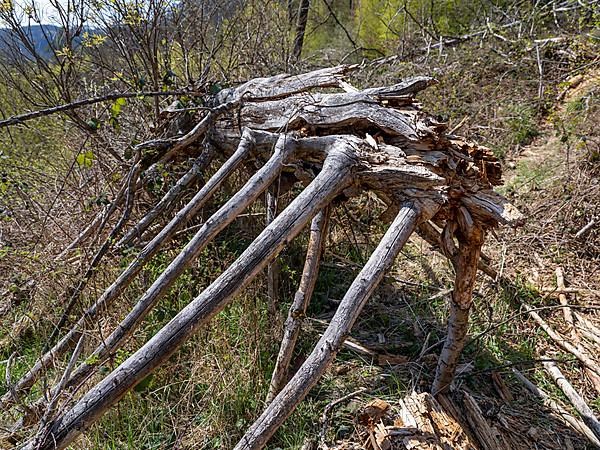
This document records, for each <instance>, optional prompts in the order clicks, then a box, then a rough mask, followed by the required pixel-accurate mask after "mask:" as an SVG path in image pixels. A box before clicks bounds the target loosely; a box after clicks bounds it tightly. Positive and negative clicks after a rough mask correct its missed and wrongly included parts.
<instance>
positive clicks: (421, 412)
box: [397, 392, 477, 450]
mask: <svg viewBox="0 0 600 450" xmlns="http://www.w3.org/2000/svg"><path fill="white" fill-rule="evenodd" d="M400 408H401V410H400V419H401V421H402V424H401V425H402V428H399V429H398V430H397V433H400V432H408V431H411V430H412V434H411V435H409V436H405V437H403V438H402V444H403V445H404V447H405V448H406V449H408V450H412V449H418V450H429V449H431V450H438V449H439V450H446V449H456V450H472V449H476V448H477V446H476V445H474V444H473V442H472V441H471V440H470V439H469V436H467V434H466V433H465V431H464V430H463V427H462V426H461V425H460V424H459V423H458V422H457V421H456V420H455V419H454V418H453V417H452V416H451V415H450V414H448V413H447V412H446V411H445V410H444V409H443V408H442V406H441V405H440V404H439V403H438V402H437V401H436V400H435V398H434V397H433V396H432V395H431V394H428V393H422V394H417V393H416V392H413V393H412V394H411V395H409V396H406V397H404V398H403V399H402V400H400ZM398 425H400V424H398Z"/></svg>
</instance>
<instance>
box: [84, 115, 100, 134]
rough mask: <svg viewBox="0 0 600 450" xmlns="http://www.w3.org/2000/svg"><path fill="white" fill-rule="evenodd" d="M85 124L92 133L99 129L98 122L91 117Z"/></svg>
mask: <svg viewBox="0 0 600 450" xmlns="http://www.w3.org/2000/svg"><path fill="white" fill-rule="evenodd" d="M87 124H88V126H89V127H90V128H91V129H92V130H94V131H96V130H98V129H100V121H99V120H98V119H96V118H95V117H92V118H91V119H89V120H88V121H87Z"/></svg>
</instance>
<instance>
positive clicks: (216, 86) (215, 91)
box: [208, 83, 223, 95]
mask: <svg viewBox="0 0 600 450" xmlns="http://www.w3.org/2000/svg"><path fill="white" fill-rule="evenodd" d="M221 90H223V87H222V86H221V85H220V84H219V83H213V84H211V85H210V88H209V89H208V92H210V93H211V94H212V95H215V94H218V93H219V92H221Z"/></svg>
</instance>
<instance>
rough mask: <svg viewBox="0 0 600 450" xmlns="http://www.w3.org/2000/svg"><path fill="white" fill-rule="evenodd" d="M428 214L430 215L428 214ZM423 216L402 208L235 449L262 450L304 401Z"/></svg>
mask: <svg viewBox="0 0 600 450" xmlns="http://www.w3.org/2000/svg"><path fill="white" fill-rule="evenodd" d="M434 212H435V211H433V213H434ZM428 213H432V212H431V211H428ZM422 214H423V211H422V210H421V207H420V205H418V204H415V203H407V204H405V205H402V207H401V208H400V212H399V213H398V215H397V216H396V219H395V220H394V221H393V222H392V224H391V225H390V227H389V229H388V231H387V232H386V234H385V236H384V237H383V239H382V240H381V242H380V243H379V245H378V246H377V248H376V249H375V251H374V252H373V254H372V255H371V257H370V258H369V260H368V261H367V263H366V264H365V267H364V268H363V269H362V270H361V271H360V273H359V274H358V276H357V277H356V279H355V280H354V282H353V283H352V285H351V286H350V288H349V289H348V292H347V293H346V295H345V296H344V298H343V299H342V302H341V303H340V306H339V308H338V310H337V311H336V313H335V315H334V316H333V319H331V322H330V324H329V326H328V327H327V330H326V331H325V333H323V336H322V337H321V339H319V342H318V343H317V345H316V347H315V349H314V350H313V352H312V353H311V354H310V356H309V357H308V358H307V359H306V361H305V362H304V364H302V367H300V369H299V370H298V372H297V373H296V375H294V377H293V378H292V379H291V380H290V382H289V383H288V384H287V385H286V386H285V387H284V388H283V390H282V391H281V392H280V393H279V394H278V395H277V396H276V397H275V399H273V401H272V402H271V403H270V404H269V406H267V408H266V409H265V411H264V412H263V413H262V414H261V416H260V417H259V418H258V419H257V420H256V422H254V424H253V425H252V426H251V427H250V428H249V429H248V431H247V432H246V434H245V435H244V437H243V438H242V440H241V441H240V442H238V444H237V445H236V447H235V448H236V450H242V449H244V450H247V449H261V448H263V447H264V446H265V444H266V443H267V441H268V440H269V438H270V437H271V436H272V435H273V433H275V431H276V430H277V428H279V426H280V425H281V424H282V423H283V421H284V420H285V419H286V418H287V417H288V416H289V415H290V414H291V413H292V411H293V410H294V408H295V407H296V405H297V404H298V403H300V402H301V401H302V399H304V397H305V396H306V394H308V392H309V391H310V389H311V388H312V387H313V386H314V385H315V384H316V383H317V381H318V380H319V378H320V377H321V375H322V374H323V372H324V371H325V369H326V368H327V366H328V365H329V364H330V363H331V361H332V360H333V358H334V357H335V355H336V354H337V352H338V351H339V350H340V348H341V346H342V343H343V342H344V340H345V339H346V337H347V336H348V334H349V333H350V330H351V329H352V326H353V325H354V322H355V321H356V318H357V317H358V315H359V314H360V311H361V310H362V308H363V306H364V305H365V303H366V301H367V300H368V299H369V297H370V296H371V294H372V293H373V291H374V290H375V288H376V287H377V285H378V284H379V282H380V281H381V279H382V278H383V276H384V275H385V272H386V271H387V270H388V269H389V268H390V267H391V265H392V263H393V262H394V259H395V258H396V256H397V255H398V253H399V252H400V250H401V249H402V247H403V246H404V244H405V243H406V241H407V240H408V238H409V237H410V235H411V234H412V232H413V230H414V229H415V227H416V226H417V223H418V222H419V220H420V219H421V217H422V216H421V215H422Z"/></svg>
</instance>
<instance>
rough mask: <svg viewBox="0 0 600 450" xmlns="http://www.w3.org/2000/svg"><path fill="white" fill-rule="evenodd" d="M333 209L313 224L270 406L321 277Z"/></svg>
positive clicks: (278, 363) (284, 375)
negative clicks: (318, 278)
mask: <svg viewBox="0 0 600 450" xmlns="http://www.w3.org/2000/svg"><path fill="white" fill-rule="evenodd" d="M329 212H330V210H329V208H326V209H325V210H323V211H320V212H319V213H317V215H316V216H315V217H314V218H313V220H312V222H311V225H310V235H309V238H308V246H307V249H306V260H305V262H304V269H303V270H302V277H301V279H300V285H299V286H298V290H297V291H296V295H294V301H293V303H292V305H291V306H290V311H289V313H288V317H287V320H286V321H285V325H284V331H283V339H282V341H281V346H280V348H279V354H278V355H277V361H276V363H275V369H273V375H272V376H271V385H270V386H269V393H268V395H267V400H266V401H267V403H270V402H271V401H272V400H273V399H274V398H275V396H276V395H277V393H278V392H279V391H280V390H281V388H282V386H283V382H284V380H285V378H286V376H287V372H288V368H289V365H290V361H291V359H292V354H293V352H294V347H295V346H296V341H297V339H298V334H299V333H300V326H301V324H302V321H303V319H304V317H305V315H306V308H307V307H308V304H309V302H310V299H311V297H312V294H313V291H314V288H315V284H316V282H317V276H318V275H319V263H320V261H321V256H322V254H323V247H324V244H325V239H326V237H327V229H328V223H329Z"/></svg>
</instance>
